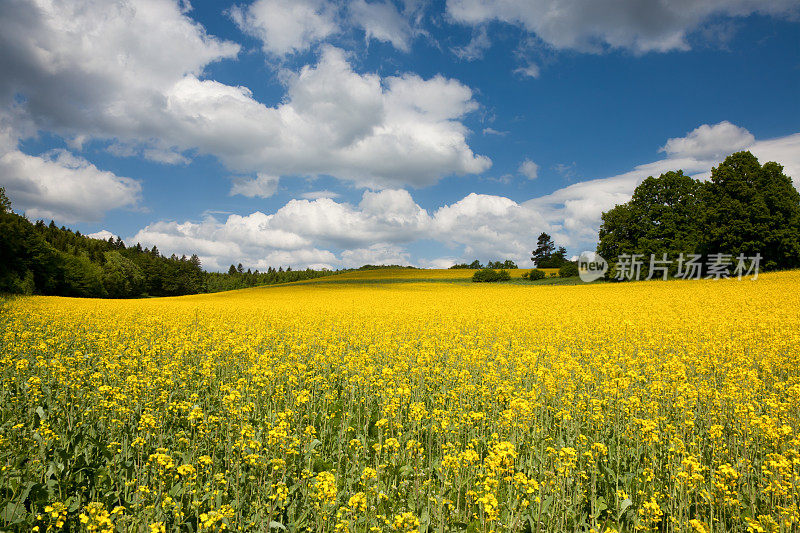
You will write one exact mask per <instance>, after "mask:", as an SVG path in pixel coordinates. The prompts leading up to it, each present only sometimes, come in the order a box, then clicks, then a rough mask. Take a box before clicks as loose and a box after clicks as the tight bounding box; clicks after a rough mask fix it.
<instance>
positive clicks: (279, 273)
mask: <svg viewBox="0 0 800 533" xmlns="http://www.w3.org/2000/svg"><path fill="white" fill-rule="evenodd" d="M232 270H233V271H232V272H231V271H229V272H228V273H227V274H221V273H216V272H206V271H204V270H203V268H202V265H201V263H200V259H199V258H198V257H197V255H194V254H193V255H192V256H191V257H186V256H185V255H184V256H181V257H178V256H176V255H174V254H172V255H171V256H169V257H167V256H164V255H162V254H161V252H160V251H159V250H158V248H157V247H156V246H155V245H153V247H152V248H146V247H145V248H143V247H142V246H141V244H139V243H137V244H136V245H135V246H125V243H124V242H123V241H122V240H121V239H120V238H119V237H117V238H116V239H114V238H113V237H110V238H109V239H108V240H102V239H93V238H90V237H87V236H86V235H82V234H81V233H80V232H79V231H72V230H71V229H68V228H66V227H63V226H62V227H58V226H56V224H55V223H54V222H53V221H51V222H50V224H49V225H48V224H45V223H44V221H42V220H39V221H36V222H35V223H32V222H30V221H29V220H28V219H27V218H25V217H24V216H22V215H19V214H17V213H14V212H13V211H12V209H11V202H10V201H9V199H8V197H7V196H6V194H5V190H4V189H3V188H2V187H0V293H12V294H43V295H53V296H79V297H94V298H137V297H145V296H181V295H185V294H197V293H202V292H217V291H224V290H231V289H241V288H246V287H254V286H257V285H270V284H275V283H286V282H290V281H300V280H305V279H312V278H316V277H320V276H326V275H330V274H332V273H333V272H332V271H328V270H298V271H294V270H291V268H287V269H286V270H283V269H282V268H279V269H277V270H276V269H274V268H271V267H270V268H269V269H268V270H267V272H259V271H258V270H256V271H255V272H252V271H250V270H249V269H248V270H247V271H244V269H243V268H242V267H241V265H239V267H238V268H237V267H232Z"/></svg>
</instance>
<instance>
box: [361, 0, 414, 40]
mask: <svg viewBox="0 0 800 533" xmlns="http://www.w3.org/2000/svg"><path fill="white" fill-rule="evenodd" d="M348 8H349V10H350V19H351V21H352V22H353V24H355V25H356V26H358V27H360V28H362V29H363V30H364V34H365V37H366V39H367V40H369V39H377V40H378V41H383V42H385V43H391V44H392V46H394V47H395V48H397V49H398V50H401V51H403V52H408V51H409V50H410V48H411V39H412V37H413V35H414V30H413V29H412V27H411V25H410V23H409V21H408V19H407V18H406V17H404V16H403V15H402V14H400V12H399V11H398V10H397V8H396V7H395V5H394V4H393V3H392V2H390V1H388V0H385V1H383V2H372V3H367V2H366V1H365V0H355V1H353V2H351V3H350V4H349V5H348Z"/></svg>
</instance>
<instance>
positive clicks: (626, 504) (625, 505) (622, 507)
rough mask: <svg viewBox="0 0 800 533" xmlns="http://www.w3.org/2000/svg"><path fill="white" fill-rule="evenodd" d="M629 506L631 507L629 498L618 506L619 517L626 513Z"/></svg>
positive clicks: (631, 503)
mask: <svg viewBox="0 0 800 533" xmlns="http://www.w3.org/2000/svg"><path fill="white" fill-rule="evenodd" d="M631 505H633V502H632V501H631V499H630V498H625V499H624V500H622V503H621V504H620V506H619V516H622V514H623V513H624V512H625V511H627V510H628V507H630V506H631Z"/></svg>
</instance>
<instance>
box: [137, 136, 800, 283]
mask: <svg viewBox="0 0 800 533" xmlns="http://www.w3.org/2000/svg"><path fill="white" fill-rule="evenodd" d="M725 124H726V123H723V126H721V127H720V125H719V124H718V125H702V126H700V127H699V128H697V129H696V130H693V131H692V132H689V134H687V135H686V137H684V138H681V139H671V140H670V142H671V143H672V146H674V147H676V148H675V150H672V151H669V152H667V157H665V158H663V159H659V160H656V161H653V162H650V163H646V164H642V165H638V166H636V167H634V168H633V169H632V170H630V171H628V172H625V173H622V174H618V175H616V176H610V177H606V178H600V179H593V180H588V181H583V182H579V183H574V184H572V185H569V186H568V187H564V188H561V189H558V190H556V191H554V192H552V193H550V194H547V195H544V196H540V197H536V198H532V199H530V200H527V201H524V202H517V201H514V200H512V199H510V198H506V197H503V196H497V195H488V194H476V193H471V194H469V195H467V196H466V197H464V198H462V199H460V200H458V201H456V202H453V203H450V204H446V205H443V206H441V207H439V208H438V209H436V210H432V211H428V210H426V209H424V208H422V207H420V206H419V205H418V204H417V203H416V202H415V201H414V199H413V197H412V196H411V194H410V193H409V192H408V191H406V190H403V189H387V190H382V191H378V192H374V191H365V192H364V193H363V195H362V197H361V201H360V202H359V203H358V204H355V205H353V204H349V203H346V202H339V201H336V200H335V199H334V198H333V197H332V196H330V195H327V194H326V195H314V196H311V195H309V198H310V199H300V200H291V201H289V202H288V203H287V204H285V205H284V206H283V207H281V208H280V209H278V210H277V211H276V212H275V213H272V214H265V213H261V212H256V213H252V214H250V215H247V216H240V215H230V216H229V217H228V218H227V219H226V220H218V219H216V218H213V217H207V218H205V219H203V221H201V222H198V223H192V222H184V223H178V222H158V223H155V224H152V225H150V226H148V227H146V228H144V229H143V230H142V231H140V232H139V233H138V234H137V235H135V236H134V237H133V242H135V241H137V240H138V241H141V242H142V243H143V244H148V245H152V244H157V245H158V247H159V249H161V250H162V251H166V252H167V253H172V252H174V253H177V254H184V253H185V254H189V253H192V252H198V253H199V255H200V256H201V259H202V260H203V261H204V264H205V265H206V266H207V267H209V268H220V269H225V268H227V265H229V264H231V263H238V262H239V261H241V262H243V263H245V264H248V265H251V266H255V267H257V268H265V267H266V266H277V265H284V266H286V265H291V266H292V267H293V268H294V267H305V266H316V267H320V266H325V267H327V268H340V267H351V266H360V265H361V264H366V263H373V264H374V263H395V264H407V263H411V264H416V265H418V266H425V267H447V266H450V265H452V264H454V263H457V262H463V261H467V262H469V261H471V260H473V259H475V258H478V259H480V260H482V261H487V260H494V259H512V260H514V261H516V262H517V264H518V265H520V266H527V265H529V264H530V263H529V258H530V251H531V250H532V249H533V246H534V244H535V242H534V241H535V238H536V235H538V234H539V233H540V232H542V231H546V232H547V233H549V234H550V235H552V236H553V238H554V239H555V240H556V242H558V243H559V244H562V245H565V246H567V247H568V248H569V249H570V251H571V252H580V251H583V250H592V249H594V247H595V245H596V243H597V230H598V227H599V225H600V221H601V218H600V217H601V214H602V213H603V212H604V211H608V210H609V209H611V208H612V207H614V206H615V205H617V204H620V203H624V202H627V201H628V200H629V199H630V197H631V194H632V193H633V190H634V189H635V188H636V186H637V185H638V184H639V183H641V181H642V180H643V179H645V178H646V177H648V176H658V175H659V174H661V173H663V172H667V171H669V170H677V169H682V170H683V171H684V172H685V173H687V174H689V175H694V176H698V177H701V178H702V177H705V176H707V175H708V173H709V171H710V169H711V168H712V167H713V166H715V165H717V164H719V163H720V162H721V160H722V158H723V157H724V156H725V155H727V154H728V153H730V152H733V151H736V150H738V149H740V148H741V146H740V144H737V142H740V141H741V139H747V138H749V137H748V136H749V132H747V131H746V130H742V129H741V128H736V127H735V126H733V127H731V126H730V125H725ZM734 128H735V129H734ZM698 131H699V132H707V131H717V132H721V133H720V136H721V137H722V138H726V139H729V142H730V143H731V144H730V146H729V148H728V149H724V147H722V145H721V144H720V142H719V139H718V138H715V137H714V136H713V135H712V136H709V135H706V134H705V133H702V134H700V133H696V132H698ZM730 131H735V132H738V134H737V135H734V136H732V135H729V132H730ZM726 132H728V133H726ZM700 138H702V139H705V141H703V142H699V141H697V140H698V139H700ZM737 139H739V141H737ZM703 143H705V144H703ZM677 147H685V148H682V149H678V148H677ZM711 147H713V149H711ZM749 149H750V150H751V151H752V152H753V153H754V154H755V155H756V156H757V157H759V159H760V161H761V162H762V163H763V162H766V161H769V160H774V161H778V162H780V163H783V164H784V166H785V169H786V172H787V174H788V175H790V176H793V177H795V178H797V177H798V176H800V133H798V134H795V135H790V136H787V137H781V138H778V139H767V140H756V141H754V142H753V143H752V145H750V146H749ZM665 151H666V150H665ZM719 154H722V155H719ZM795 183H797V181H795ZM421 240H425V241H427V242H434V243H438V245H440V247H441V248H440V251H439V253H438V256H437V257H433V258H418V257H415V255H414V253H413V252H412V251H411V250H412V249H413V246H414V244H415V243H417V242H419V241H421Z"/></svg>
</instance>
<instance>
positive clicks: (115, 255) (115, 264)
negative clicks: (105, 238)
mask: <svg viewBox="0 0 800 533" xmlns="http://www.w3.org/2000/svg"><path fill="white" fill-rule="evenodd" d="M105 260H106V262H105V264H104V265H103V286H104V287H105V290H106V292H107V293H108V295H109V296H110V297H111V298H133V297H136V296H141V295H142V294H143V293H144V290H145V280H144V274H143V273H142V270H141V269H140V268H139V267H138V266H137V265H136V263H134V262H133V261H131V260H130V259H128V258H127V257H124V256H123V255H122V254H120V253H119V252H118V251H113V252H106V253H105Z"/></svg>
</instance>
